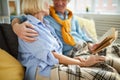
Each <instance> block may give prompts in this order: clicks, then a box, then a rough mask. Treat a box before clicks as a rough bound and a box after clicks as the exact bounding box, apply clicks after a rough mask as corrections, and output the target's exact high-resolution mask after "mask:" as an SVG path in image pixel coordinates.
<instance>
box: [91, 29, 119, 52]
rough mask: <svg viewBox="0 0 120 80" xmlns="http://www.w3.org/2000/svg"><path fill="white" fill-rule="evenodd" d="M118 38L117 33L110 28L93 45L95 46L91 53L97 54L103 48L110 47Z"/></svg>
mask: <svg viewBox="0 0 120 80" xmlns="http://www.w3.org/2000/svg"><path fill="white" fill-rule="evenodd" d="M117 36H118V31H117V30H116V29H115V28H114V27H112V28H110V29H109V30H108V31H107V32H106V33H105V34H104V35H103V36H102V37H101V38H100V39H99V40H98V42H96V43H95V44H97V46H96V47H95V48H94V50H92V53H97V52H100V51H101V50H103V49H104V48H106V47H108V46H109V45H111V44H112V43H113V42H114V41H115V40H116V39H117Z"/></svg>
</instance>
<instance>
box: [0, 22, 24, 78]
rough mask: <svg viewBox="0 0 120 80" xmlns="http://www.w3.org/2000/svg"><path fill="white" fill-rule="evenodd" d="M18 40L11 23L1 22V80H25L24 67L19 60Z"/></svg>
mask: <svg viewBox="0 0 120 80" xmlns="http://www.w3.org/2000/svg"><path fill="white" fill-rule="evenodd" d="M17 54H18V41H17V36H16V35H15V34H14V32H13V31H12V27H11V25H10V24H0V80H23V79H24V67H23V66H22V65H21V64H20V63H19V61H18V60H17Z"/></svg>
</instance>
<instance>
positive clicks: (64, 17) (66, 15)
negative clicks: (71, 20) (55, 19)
mask: <svg viewBox="0 0 120 80" xmlns="http://www.w3.org/2000/svg"><path fill="white" fill-rule="evenodd" d="M56 13H57V14H58V15H59V17H60V18H61V19H62V20H64V19H67V18H68V14H69V11H68V10H66V11H65V13H64V14H65V16H63V15H62V14H61V13H60V12H56Z"/></svg>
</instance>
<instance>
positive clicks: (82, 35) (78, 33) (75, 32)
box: [19, 11, 93, 55]
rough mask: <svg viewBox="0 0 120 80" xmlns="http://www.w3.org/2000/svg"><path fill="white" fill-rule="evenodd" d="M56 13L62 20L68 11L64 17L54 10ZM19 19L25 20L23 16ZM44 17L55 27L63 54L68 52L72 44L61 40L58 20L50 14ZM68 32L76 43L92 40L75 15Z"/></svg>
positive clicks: (66, 16) (66, 14) (66, 13)
mask: <svg viewBox="0 0 120 80" xmlns="http://www.w3.org/2000/svg"><path fill="white" fill-rule="evenodd" d="M56 13H57V14H58V16H59V17H60V18H61V19H62V20H65V19H67V18H68V14H69V12H68V11H66V12H65V17H64V16H63V15H62V14H61V13H59V12H56ZM19 19H21V21H25V20H26V18H25V16H21V17H20V18H19ZM45 19H47V20H48V21H49V22H50V25H51V27H53V28H54V29H55V32H56V34H57V35H58V37H59V38H60V40H61V42H62V43H63V54H64V55H67V54H69V51H70V50H72V48H73V46H70V45H68V44H66V43H65V42H64V41H63V38H62V34H61V25H60V24H59V23H58V22H56V20H55V19H54V18H52V17H51V16H46V17H45ZM70 34H71V35H72V36H73V38H74V40H75V42H76V43H77V42H80V43H81V44H83V43H84V42H89V41H90V42H93V41H92V39H91V38H90V37H88V35H87V34H86V32H85V31H84V30H82V29H81V27H80V25H79V22H78V20H77V18H76V17H75V16H73V17H72V20H71V33H70Z"/></svg>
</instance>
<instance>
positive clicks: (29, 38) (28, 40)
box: [23, 36, 37, 42]
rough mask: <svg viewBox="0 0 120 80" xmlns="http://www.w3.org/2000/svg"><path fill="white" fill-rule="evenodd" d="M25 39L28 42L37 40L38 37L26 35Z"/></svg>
mask: <svg viewBox="0 0 120 80" xmlns="http://www.w3.org/2000/svg"><path fill="white" fill-rule="evenodd" d="M23 40H24V41H26V42H34V41H36V40H37V39H36V38H33V37H28V36H25V37H23Z"/></svg>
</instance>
